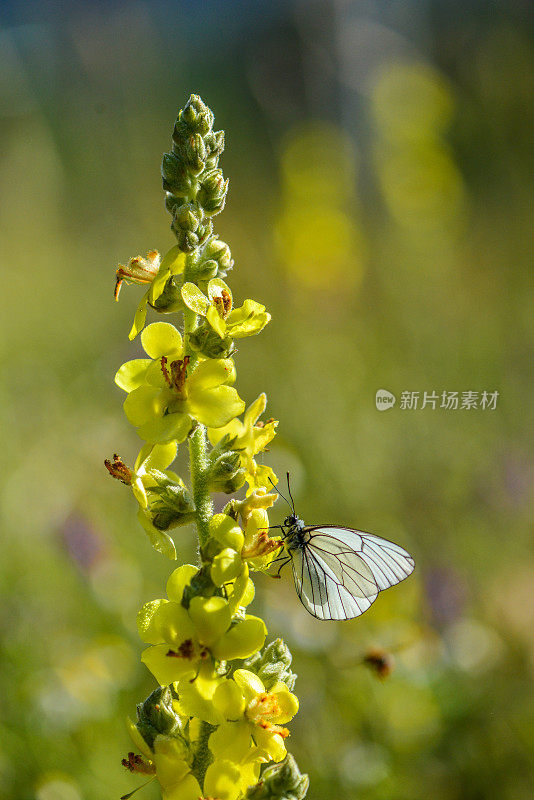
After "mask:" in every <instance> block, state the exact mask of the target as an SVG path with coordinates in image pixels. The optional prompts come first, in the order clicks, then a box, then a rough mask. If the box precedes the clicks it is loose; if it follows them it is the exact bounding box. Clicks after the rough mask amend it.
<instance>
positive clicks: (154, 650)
mask: <svg viewBox="0 0 534 800" xmlns="http://www.w3.org/2000/svg"><path fill="white" fill-rule="evenodd" d="M170 649H171V648H169V645H168V644H155V645H152V647H147V649H146V650H143V652H142V653H141V661H142V662H143V664H145V665H146V666H147V667H148V669H149V670H150V672H151V673H152V675H153V676H154V677H155V679H156V680H157V682H158V683H159V685H160V686H168V685H169V684H170V683H174V681H178V680H180V678H183V677H184V676H185V675H191V676H192V675H194V674H195V670H196V663H193V664H192V663H191V661H188V660H186V659H183V658H174V657H173V656H168V655H167V653H168V652H169V650H170Z"/></svg>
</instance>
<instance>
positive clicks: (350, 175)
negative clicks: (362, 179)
mask: <svg viewBox="0 0 534 800" xmlns="http://www.w3.org/2000/svg"><path fill="white" fill-rule="evenodd" d="M280 167H281V170H282V179H283V183H284V187H285V189H286V191H287V192H288V193H289V194H290V195H291V196H293V197H296V198H299V200H300V199H302V198H303V199H304V200H305V201H308V200H309V198H311V197H315V198H320V199H321V200H322V201H331V202H334V203H336V202H339V201H340V200H341V201H343V199H344V198H347V197H350V196H351V195H352V193H353V188H354V181H355V174H356V161H355V154H354V143H353V142H352V141H351V139H350V137H349V136H348V135H347V134H346V133H345V132H344V131H343V130H341V129H340V128H338V127H336V126H335V125H331V124H328V123H326V122H319V121H315V122H311V123H310V122H308V123H306V124H305V125H299V126H297V127H295V128H293V129H292V130H291V132H290V133H289V134H288V137H287V139H286V143H285V146H284V149H283V151H282V155H281V157H280Z"/></svg>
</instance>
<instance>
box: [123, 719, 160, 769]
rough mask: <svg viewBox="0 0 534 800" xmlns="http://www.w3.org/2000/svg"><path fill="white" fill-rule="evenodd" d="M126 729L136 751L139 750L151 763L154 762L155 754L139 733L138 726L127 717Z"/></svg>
mask: <svg viewBox="0 0 534 800" xmlns="http://www.w3.org/2000/svg"><path fill="white" fill-rule="evenodd" d="M126 729H127V731H128V733H129V734H130V738H131V740H132V742H133V743H134V745H135V747H136V749H137V750H139V752H140V753H142V754H143V755H144V756H146V757H147V758H148V759H149V761H152V759H153V758H154V753H153V752H152V750H151V749H150V747H149V746H148V745H147V743H146V742H145V740H144V739H143V737H142V736H141V734H140V733H139V731H138V729H137V726H136V725H135V724H134V723H133V722H132V720H131V719H130V717H126Z"/></svg>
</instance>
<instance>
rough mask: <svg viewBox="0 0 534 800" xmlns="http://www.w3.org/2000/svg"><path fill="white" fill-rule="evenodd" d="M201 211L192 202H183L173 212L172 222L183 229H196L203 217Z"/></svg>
mask: <svg viewBox="0 0 534 800" xmlns="http://www.w3.org/2000/svg"><path fill="white" fill-rule="evenodd" d="M203 216H204V215H203V214H202V212H201V211H200V210H199V208H198V207H197V206H196V205H194V204H193V203H184V204H183V205H182V206H180V207H179V208H177V209H176V211H175V212H174V224H175V225H178V226H179V227H180V228H181V229H182V230H184V231H193V232H194V231H196V230H197V228H198V226H199V225H200V220H201V219H202V218H203Z"/></svg>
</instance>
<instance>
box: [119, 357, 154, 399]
mask: <svg viewBox="0 0 534 800" xmlns="http://www.w3.org/2000/svg"><path fill="white" fill-rule="evenodd" d="M151 363H152V362H151V361H150V359H149V358H134V359H133V360H132V361H127V362H126V364H123V365H122V367H120V368H119V370H118V371H117V374H116V375H115V383H116V384H117V386H120V388H121V389H124V391H125V392H131V391H133V390H134V389H137V387H138V386H142V385H143V383H144V382H145V376H146V371H147V369H148V368H149V366H150V364H151Z"/></svg>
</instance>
